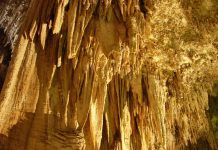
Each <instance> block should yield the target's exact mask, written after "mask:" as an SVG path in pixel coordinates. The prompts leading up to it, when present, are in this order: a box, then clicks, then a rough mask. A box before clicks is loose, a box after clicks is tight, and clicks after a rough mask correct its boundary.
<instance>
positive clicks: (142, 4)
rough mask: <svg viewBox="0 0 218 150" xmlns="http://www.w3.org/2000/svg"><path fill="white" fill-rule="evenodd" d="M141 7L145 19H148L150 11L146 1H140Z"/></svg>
mask: <svg viewBox="0 0 218 150" xmlns="http://www.w3.org/2000/svg"><path fill="white" fill-rule="evenodd" d="M139 7H140V10H141V12H142V13H143V14H144V17H146V15H147V13H148V10H147V8H146V7H145V0H139Z"/></svg>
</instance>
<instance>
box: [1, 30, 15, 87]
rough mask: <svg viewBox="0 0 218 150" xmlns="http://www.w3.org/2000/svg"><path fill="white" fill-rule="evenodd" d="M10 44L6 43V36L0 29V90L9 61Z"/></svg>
mask: <svg viewBox="0 0 218 150" xmlns="http://www.w3.org/2000/svg"><path fill="white" fill-rule="evenodd" d="M11 52H12V50H11V44H10V43H8V38H7V35H6V34H5V32H4V29H3V28H0V90H1V89H2V86H3V84H4V80H5V76H6V73H7V69H8V66H9V63H10V61H11Z"/></svg>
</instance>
